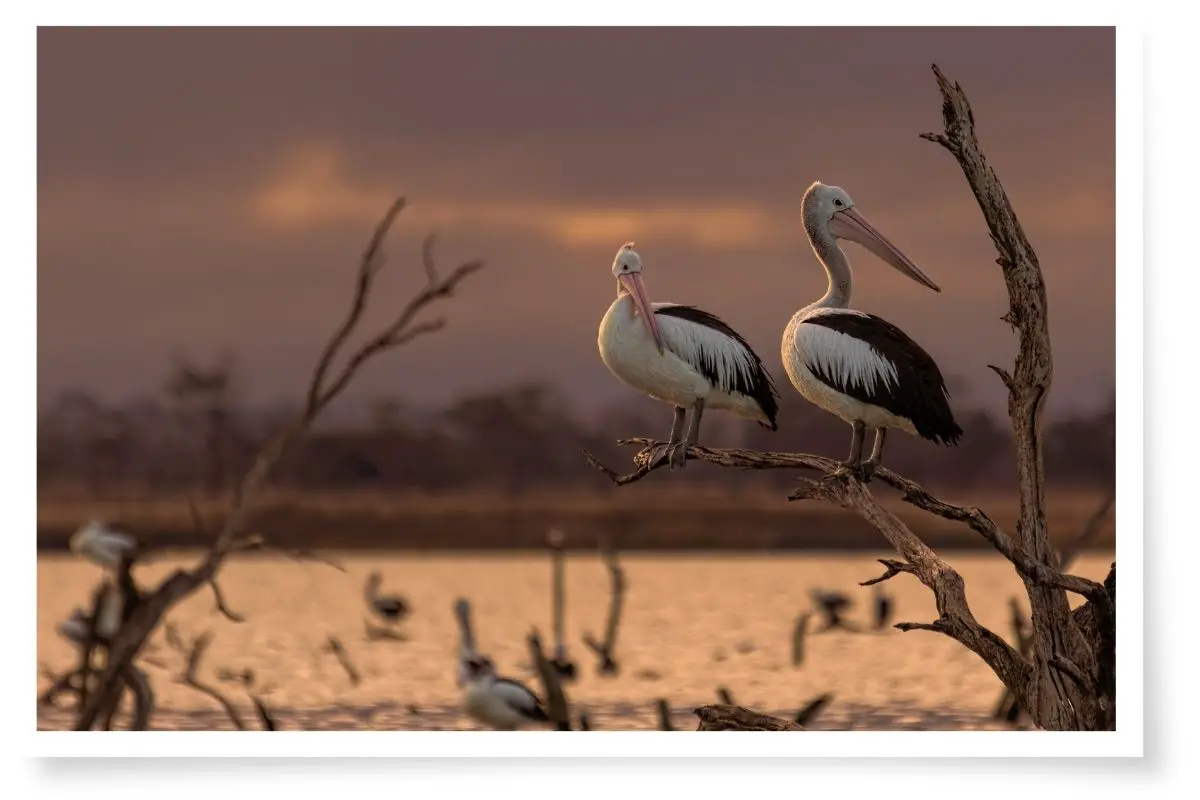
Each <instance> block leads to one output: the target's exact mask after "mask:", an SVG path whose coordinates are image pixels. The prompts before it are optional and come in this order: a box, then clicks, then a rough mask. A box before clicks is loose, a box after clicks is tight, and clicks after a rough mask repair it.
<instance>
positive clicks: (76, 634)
mask: <svg viewBox="0 0 1200 800" xmlns="http://www.w3.org/2000/svg"><path fill="white" fill-rule="evenodd" d="M56 630H57V631H58V635H59V636H61V637H63V638H64V639H66V640H68V641H71V642H74V643H75V644H83V643H84V642H86V641H87V635H88V615H87V614H85V613H84V611H83V609H82V608H76V609H75V610H74V611H73V612H71V616H69V617H67V618H66V619H65V620H63V621H62V622H60V623H58V628H57V629H56Z"/></svg>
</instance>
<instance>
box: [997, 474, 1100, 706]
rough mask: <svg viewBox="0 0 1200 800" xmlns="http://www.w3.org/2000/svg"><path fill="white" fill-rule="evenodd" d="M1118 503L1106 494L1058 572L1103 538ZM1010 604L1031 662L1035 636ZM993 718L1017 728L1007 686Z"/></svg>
mask: <svg viewBox="0 0 1200 800" xmlns="http://www.w3.org/2000/svg"><path fill="white" fill-rule="evenodd" d="M1115 499H1116V497H1115V496H1114V495H1113V493H1111V492H1110V493H1108V494H1106V495H1105V496H1104V499H1103V500H1101V501H1100V505H1099V506H1098V507H1097V508H1096V510H1095V511H1094V512H1092V516H1090V517H1089V518H1088V520H1087V522H1085V523H1084V525H1083V528H1081V529H1080V531H1079V533H1078V534H1077V535H1076V536H1075V538H1074V539H1072V540H1071V541H1070V542H1068V543H1067V546H1066V547H1064V548H1063V549H1062V550H1061V551H1059V553H1058V562H1059V566H1058V568H1059V569H1060V570H1065V569H1066V568H1067V567H1069V566H1070V565H1071V562H1072V561H1074V560H1075V557H1076V556H1077V555H1079V554H1080V553H1081V552H1082V551H1084V550H1085V549H1087V548H1088V547H1089V546H1091V544H1092V542H1094V541H1095V540H1096V537H1097V536H1098V535H1099V534H1100V529H1101V528H1102V527H1103V526H1104V522H1105V520H1106V519H1107V518H1108V514H1109V512H1110V511H1111V510H1112V506H1113V501H1114V500H1115ZM1008 602H1009V609H1010V617H1011V625H1012V631H1013V641H1014V642H1016V643H1017V649H1018V650H1019V651H1020V652H1021V655H1023V656H1025V657H1026V658H1028V657H1029V655H1030V648H1031V647H1032V646H1033V636H1032V635H1031V633H1030V631H1029V627H1030V621H1029V619H1028V617H1026V616H1025V613H1024V612H1023V611H1022V610H1021V603H1020V601H1019V600H1018V599H1017V598H1016V597H1012V598H1009V601H1008ZM992 718H993V719H1002V720H1004V721H1005V722H1009V723H1013V724H1016V723H1017V721H1018V720H1019V719H1020V718H1021V704H1020V703H1018V702H1017V699H1016V697H1015V696H1014V695H1013V693H1012V691H1011V690H1010V689H1009V688H1008V687H1007V686H1006V687H1004V691H1003V693H1002V694H1001V696H1000V700H999V701H998V702H997V703H996V710H995V711H994V712H992Z"/></svg>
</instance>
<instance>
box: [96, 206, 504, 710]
mask: <svg viewBox="0 0 1200 800" xmlns="http://www.w3.org/2000/svg"><path fill="white" fill-rule="evenodd" d="M403 208H404V199H403V198H399V199H397V200H396V201H395V202H394V203H393V204H392V206H391V207H390V208H389V209H388V210H387V213H385V214H384V216H383V219H382V220H381V221H380V222H379V224H378V225H377V226H376V228H375V231H374V233H373V235H372V236H371V239H370V241H369V243H368V245H367V248H366V250H365V251H364V252H363V255H362V258H361V260H360V262H359V266H358V275H357V279H356V284H355V289H354V296H353V300H352V302H351V305H350V309H349V311H348V312H347V314H346V316H345V318H344V319H343V320H342V322H341V324H339V325H338V327H337V329H336V330H335V331H334V333H333V335H332V336H331V337H330V339H329V341H328V342H327V343H326V344H325V347H324V348H323V350H322V352H321V355H320V357H319V358H318V360H317V364H316V367H315V368H314V370H313V374H312V377H311V379H310V380H309V384H308V389H307V391H306V392H305V397H304V400H303V403H302V405H301V407H300V409H299V411H298V412H297V413H296V415H295V416H294V417H293V418H292V419H291V420H290V421H289V422H287V423H286V424H284V425H283V426H282V427H281V428H280V429H279V430H278V431H277V432H276V433H275V434H274V435H273V436H272V437H271V438H270V439H268V440H267V442H266V443H265V444H264V445H263V447H262V449H261V450H260V451H259V452H258V454H257V456H256V457H255V459H254V462H253V464H252V465H251V467H250V469H249V471H248V472H247V473H246V475H245V476H244V477H243V478H242V480H241V482H240V483H239V484H238V485H237V487H236V488H235V490H234V495H233V503H232V508H231V509H230V511H229V513H228V515H227V516H226V517H225V519H224V523H223V525H222V527H221V530H220V533H219V534H218V535H217V537H216V539H215V541H214V542H213V543H212V545H211V546H210V547H209V548H208V550H207V551H206V552H205V554H204V557H203V558H202V559H201V561H200V563H199V564H197V565H196V566H195V567H193V568H192V569H177V570H175V571H174V572H172V573H171V574H170V575H168V576H167V577H166V578H165V579H163V580H162V581H161V582H160V583H159V584H158V585H157V586H156V587H154V588H153V589H151V590H147V591H146V592H144V593H143V595H142V596H141V597H140V598H139V601H138V602H137V603H136V604H135V606H134V608H133V610H132V613H131V614H130V615H129V616H128V618H127V619H126V620H125V622H124V624H123V625H122V626H121V628H120V630H118V631H117V633H116V634H115V635H114V636H113V637H112V640H111V642H110V644H109V646H108V648H107V658H106V661H105V665H104V669H103V670H102V671H101V672H99V674H98V676H97V678H96V680H95V687H94V691H91V692H89V694H88V696H87V699H86V701H83V702H81V703H80V708H79V712H78V715H77V717H76V719H75V721H74V725H73V727H74V729H75V730H90V729H91V728H92V727H93V725H95V723H96V722H97V720H98V719H99V718H100V715H101V714H102V713H104V710H105V708H107V707H108V706H109V704H111V703H113V702H115V700H114V698H116V699H117V700H119V698H120V694H121V692H122V691H123V688H124V687H125V686H126V682H127V678H126V676H127V674H128V670H129V669H130V667H131V666H132V665H133V661H134V659H135V658H136V657H137V655H138V653H139V652H140V651H141V649H142V647H143V646H144V645H145V643H146V641H147V640H148V639H149V637H150V635H151V634H152V633H153V632H154V630H155V629H156V628H157V627H158V625H159V623H160V622H161V621H162V620H163V618H164V616H165V615H166V614H167V612H168V611H170V609H171V608H173V607H174V606H175V605H177V604H178V603H180V602H182V601H183V600H185V599H186V598H188V597H190V596H191V595H192V594H194V593H195V592H196V591H198V590H200V589H202V588H204V587H205V586H208V585H210V584H214V585H215V582H216V580H217V578H218V575H219V573H220V570H221V567H222V565H223V564H224V562H225V559H226V558H227V557H228V556H229V555H230V554H231V553H235V552H237V551H239V550H246V549H248V548H249V547H251V546H259V545H261V540H258V539H257V538H256V537H247V536H244V535H243V530H244V528H245V526H246V521H247V519H248V518H249V515H250V511H251V509H252V507H253V503H254V500H255V497H256V495H257V494H258V492H259V491H260V490H261V489H262V487H263V485H264V483H265V482H266V480H267V477H268V476H269V475H270V473H271V469H272V468H273V467H274V466H275V464H276V463H277V462H278V461H279V459H280V457H281V456H282V455H283V454H284V453H285V452H286V451H287V450H288V448H289V447H290V446H291V445H293V444H294V443H295V442H296V441H297V440H298V439H299V438H300V437H302V436H303V435H304V434H305V433H306V432H307V431H308V429H309V428H310V427H311V425H312V424H313V421H314V420H316V418H317V416H318V415H319V414H320V413H321V412H322V411H323V410H324V409H325V408H326V407H327V406H328V405H329V403H330V402H331V401H332V400H333V399H334V398H336V397H337V396H338V395H340V394H341V393H342V391H343V390H345V388H346V387H347V386H348V385H349V384H350V382H351V381H352V380H353V379H354V376H355V374H356V373H357V372H358V370H359V369H360V368H361V367H362V366H363V365H364V364H365V363H366V362H367V361H369V360H370V359H372V358H374V357H376V356H378V355H379V354H380V353H383V352H385V351H387V350H390V349H393V348H396V347H401V346H403V345H405V344H408V343H409V342H411V341H413V340H414V339H416V338H418V337H420V336H424V335H427V334H430V333H433V332H435V331H438V330H441V329H442V328H443V327H445V325H446V321H445V320H444V319H434V320H426V321H418V319H417V318H418V316H419V315H420V314H421V312H423V311H425V310H426V309H427V308H428V307H429V306H431V305H434V304H436V303H437V302H439V301H442V300H445V299H446V298H448V297H451V296H452V295H453V293H454V290H455V289H456V288H457V287H458V285H459V284H460V283H461V282H462V281H463V280H464V279H465V278H467V277H468V276H469V275H471V274H473V273H475V272H477V271H478V270H479V269H481V268H482V266H483V263H482V262H480V261H470V262H467V263H464V264H461V265H459V266H458V267H456V268H455V269H454V270H453V271H451V272H450V273H449V274H448V275H446V276H444V277H443V276H442V275H440V274H439V272H438V270H437V267H436V265H435V263H434V259H433V244H434V236H433V235H430V236H429V237H427V238H426V240H425V244H424V248H423V253H422V255H423V261H424V267H425V276H426V283H425V286H424V287H423V288H421V289H420V290H419V291H418V292H417V293H416V294H415V295H414V296H413V297H412V298H411V299H410V300H409V301H408V303H406V304H405V305H404V307H403V308H402V309H400V311H399V313H398V314H397V315H395V316H394V317H393V319H392V322H391V323H390V324H389V325H387V326H386V327H385V328H384V329H383V330H382V331H380V332H379V333H377V334H376V335H374V336H373V337H370V338H369V339H367V341H366V342H365V343H364V344H362V345H360V346H359V347H358V348H357V349H355V350H353V351H351V353H350V355H349V357H348V358H347V359H346V360H345V362H344V363H343V364H342V365H341V366H340V367H339V368H337V369H335V368H334V365H333V362H334V359H335V358H336V357H337V356H339V355H340V354H341V353H342V351H343V348H344V347H345V345H346V341H347V340H348V339H349V337H350V335H351V334H352V333H353V332H354V331H355V329H356V328H357V327H358V324H359V322H360V321H361V318H362V315H363V311H364V310H365V309H366V305H367V301H368V299H369V298H370V295H371V289H372V286H373V284H374V280H375V276H376V275H377V274H378V272H379V270H380V268H382V266H383V264H384V257H383V253H382V248H383V242H384V239H385V238H386V236H387V233H388V231H389V230H390V229H391V227H392V224H393V223H394V222H395V220H396V217H397V216H398V215H399V214H400V212H401V210H403ZM85 691H86V689H85Z"/></svg>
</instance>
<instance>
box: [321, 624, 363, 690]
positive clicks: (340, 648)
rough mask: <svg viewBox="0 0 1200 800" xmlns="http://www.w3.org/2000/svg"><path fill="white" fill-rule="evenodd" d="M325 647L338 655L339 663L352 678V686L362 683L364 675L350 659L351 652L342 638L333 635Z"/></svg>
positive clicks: (347, 675) (348, 676)
mask: <svg viewBox="0 0 1200 800" xmlns="http://www.w3.org/2000/svg"><path fill="white" fill-rule="evenodd" d="M325 649H327V650H328V651H329V652H331V653H333V654H334V656H336V657H337V660H338V663H339V664H341V665H342V669H344V670H345V671H346V677H347V678H349V679H350V685H351V686H358V684H360V683H362V676H361V675H360V674H359V672H358V670H357V669H356V668H355V666H354V662H353V661H351V660H350V653H348V652H347V651H346V647H345V645H343V644H342V641H341V639H339V638H337V637H336V636H332V635H331V636H330V637H329V638H328V639H327V640H326V642H325Z"/></svg>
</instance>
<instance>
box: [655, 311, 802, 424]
mask: <svg viewBox="0 0 1200 800" xmlns="http://www.w3.org/2000/svg"><path fill="white" fill-rule="evenodd" d="M654 313H655V314H660V315H662V316H664V317H676V318H678V319H682V320H687V321H688V322H693V323H695V324H697V325H703V326H704V327H706V328H711V329H712V330H714V331H717V332H719V333H721V334H724V335H725V336H728V337H729V338H731V339H733V340H734V341H735V342H737V343H738V344H740V345H741V346H742V347H744V348H746V352H747V353H749V354H750V360H751V361H752V362H753V365H754V366H753V369H752V370H751V372H750V374H749V375H747V374H745V373H743V372H741V371H739V370H734V371H733V380H732V382H730V381H728V380H722V379H721V373H720V371H719V370H718V369H717V365H716V363H714V362H712V361H707V360H705V359H701V361H700V363H699V364H696V365H694V366H695V367H696V369H698V370H700V374H701V375H703V376H704V377H705V378H707V379H708V380H710V381H711V382H712V383H713V385H714V386H720V387H721V390H722V391H725V392H728V393H730V394H733V393H735V392H736V393H737V394H742V395H745V396H746V397H749V398H750V399H752V400H754V402H756V403H758V407H759V408H761V409H762V411H763V414H765V415H766V417H767V419H769V420H770V421H771V424H770V425H763V427H764V428H769V429H770V430H773V431H774V430H778V429H779V426H778V424H777V423H776V422H775V417H776V416H778V414H779V392H778V391H776V389H775V384H774V382H773V381H772V380H771V374H770V373H769V372H767V368H766V367H764V366H763V363H762V359H761V358H759V357H758V353H755V352H754V348H752V347H751V346H750V343H749V342H747V341H746V340H745V339H743V338H742V335H741V334H740V333H738V332H737V331H735V330H734V329H733V328H731V327H729V325H727V324H726V323H725V321H724V320H722V319H721V318H720V317H717V316H715V315H713V314H710V313H708V312H707V311H703V310H701V309H699V308H696V307H695V306H663V307H662V308H657V309H655V311H654ZM759 424H762V423H759Z"/></svg>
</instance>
